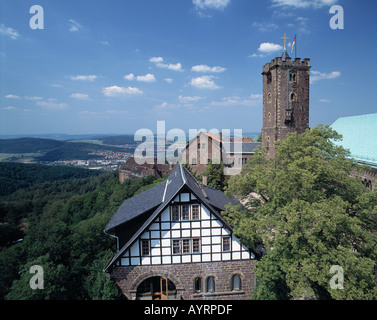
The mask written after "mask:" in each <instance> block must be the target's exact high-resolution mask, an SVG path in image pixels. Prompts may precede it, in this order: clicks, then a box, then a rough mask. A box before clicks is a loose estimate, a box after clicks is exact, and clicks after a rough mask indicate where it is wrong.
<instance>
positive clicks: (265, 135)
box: [262, 34, 311, 158]
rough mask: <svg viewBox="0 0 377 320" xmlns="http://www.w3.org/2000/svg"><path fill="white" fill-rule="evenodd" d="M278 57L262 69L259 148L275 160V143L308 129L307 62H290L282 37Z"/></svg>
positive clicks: (308, 61)
mask: <svg viewBox="0 0 377 320" xmlns="http://www.w3.org/2000/svg"><path fill="white" fill-rule="evenodd" d="M282 39H284V51H283V54H282V56H281V57H277V58H275V59H273V60H272V61H271V62H269V63H267V64H265V65H264V66H263V72H262V75H263V129H262V147H263V149H266V151H267V156H268V157H271V158H274V157H275V142H276V141H279V140H282V139H284V138H285V136H286V135H287V133H289V132H297V133H304V132H305V130H306V129H307V128H309V73H310V68H311V67H310V59H304V60H302V61H301V59H300V58H295V59H294V60H292V59H291V58H290V57H289V55H288V52H287V48H286V40H287V39H288V38H287V37H286V36H285V34H284V38H282Z"/></svg>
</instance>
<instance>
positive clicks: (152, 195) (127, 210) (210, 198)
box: [104, 165, 238, 270]
mask: <svg viewBox="0 0 377 320" xmlns="http://www.w3.org/2000/svg"><path fill="white" fill-rule="evenodd" d="M184 186H186V187H188V188H189V189H190V190H191V192H192V193H193V194H194V195H195V196H196V197H197V198H198V199H200V200H201V202H202V203H203V204H204V205H206V206H207V207H208V208H209V209H210V211H212V212H213V213H214V214H215V215H216V216H217V218H219V219H220V220H221V221H222V222H223V223H224V224H225V225H226V226H227V227H228V228H229V229H231V227H230V226H229V224H228V223H227V222H226V221H224V219H223V218H222V217H221V215H220V211H224V210H225V205H227V204H228V203H232V204H238V202H237V201H236V200H234V199H233V200H230V199H229V198H228V197H227V196H226V195H225V193H224V192H221V191H219V190H216V189H213V188H211V187H208V186H205V185H203V184H201V183H200V182H198V181H197V180H196V179H195V178H194V177H193V176H192V175H191V174H190V172H188V171H187V169H186V168H184V167H183V166H182V165H179V167H177V169H175V170H174V172H173V173H172V174H171V175H170V176H169V177H168V178H167V180H166V181H164V182H163V183H161V184H159V185H157V186H155V187H153V188H151V189H149V190H147V191H144V192H142V193H140V194H138V195H136V196H134V197H132V198H130V199H127V200H126V201H124V202H123V204H122V205H121V206H120V207H119V209H118V210H117V211H116V212H115V214H114V216H113V217H112V219H111V220H110V222H109V223H108V225H107V226H106V228H105V230H104V231H105V232H106V233H107V232H110V231H111V230H112V229H114V228H115V227H117V226H120V225H122V224H124V223H126V222H128V221H131V220H132V219H134V218H136V217H138V216H140V215H142V214H143V213H145V212H147V211H149V210H152V209H154V211H153V213H152V214H151V215H150V216H149V218H147V219H146V221H145V222H144V224H143V225H142V226H141V227H140V228H139V230H138V231H137V232H136V233H135V234H134V235H133V236H132V237H131V239H130V240H129V241H128V242H127V243H126V244H125V245H124V246H123V247H122V248H121V249H120V250H119V251H118V252H117V253H116V254H115V255H114V257H113V258H112V260H111V261H110V262H109V264H108V265H107V267H106V268H105V270H107V269H108V268H109V267H110V266H111V265H112V264H113V263H115V262H116V261H117V259H119V258H120V256H121V255H122V254H123V252H124V251H125V250H126V249H127V248H128V247H129V246H130V245H132V243H133V242H134V241H135V240H136V239H137V238H138V237H139V236H140V235H141V233H142V232H143V231H144V230H145V229H146V228H147V227H148V226H149V224H151V223H152V222H153V220H154V219H155V218H156V217H157V215H158V214H159V213H161V212H162V211H163V210H164V209H165V207H166V206H167V205H168V204H169V203H170V202H171V201H172V200H173V199H174V198H175V197H176V195H177V194H178V193H179V192H180V190H181V189H182V188H183V187H184Z"/></svg>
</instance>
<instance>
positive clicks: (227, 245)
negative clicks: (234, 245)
mask: <svg viewBox="0 0 377 320" xmlns="http://www.w3.org/2000/svg"><path fill="white" fill-rule="evenodd" d="M223 251H230V237H223Z"/></svg>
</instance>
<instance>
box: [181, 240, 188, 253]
mask: <svg viewBox="0 0 377 320" xmlns="http://www.w3.org/2000/svg"><path fill="white" fill-rule="evenodd" d="M182 252H183V253H190V239H184V240H182Z"/></svg>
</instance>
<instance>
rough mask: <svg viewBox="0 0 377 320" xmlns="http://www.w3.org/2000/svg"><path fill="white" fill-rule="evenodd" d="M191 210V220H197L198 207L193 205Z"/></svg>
mask: <svg viewBox="0 0 377 320" xmlns="http://www.w3.org/2000/svg"><path fill="white" fill-rule="evenodd" d="M191 210H192V220H199V205H198V204H193V205H192V207H191Z"/></svg>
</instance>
